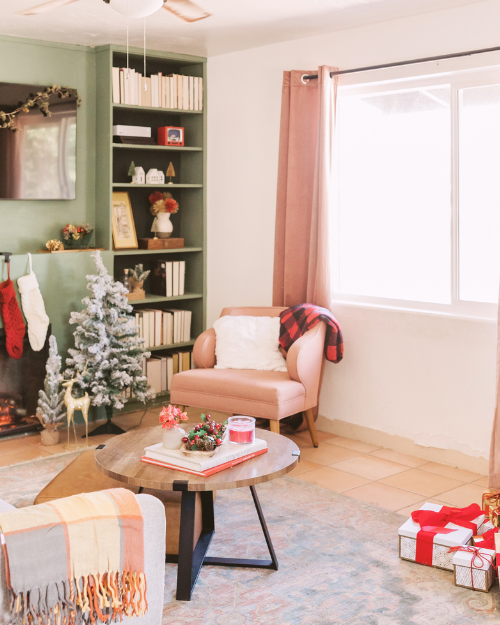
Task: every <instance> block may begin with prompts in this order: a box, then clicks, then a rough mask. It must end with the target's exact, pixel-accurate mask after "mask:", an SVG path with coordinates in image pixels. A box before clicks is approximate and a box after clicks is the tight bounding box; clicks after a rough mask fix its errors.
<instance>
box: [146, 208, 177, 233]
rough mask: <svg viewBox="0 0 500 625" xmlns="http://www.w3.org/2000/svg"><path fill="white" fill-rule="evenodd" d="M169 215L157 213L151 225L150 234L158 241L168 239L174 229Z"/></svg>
mask: <svg viewBox="0 0 500 625" xmlns="http://www.w3.org/2000/svg"><path fill="white" fill-rule="evenodd" d="M170 215H171V213H158V215H156V217H155V219H154V221H153V225H152V226H151V232H154V233H155V236H156V237H158V238H159V239H168V238H170V236H171V234H172V232H173V230H174V227H173V225H172V222H171V221H170Z"/></svg>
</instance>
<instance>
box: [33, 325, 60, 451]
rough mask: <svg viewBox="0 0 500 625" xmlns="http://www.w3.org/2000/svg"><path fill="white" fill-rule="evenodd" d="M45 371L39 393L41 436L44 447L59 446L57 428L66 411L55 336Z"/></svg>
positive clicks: (38, 412)
mask: <svg viewBox="0 0 500 625" xmlns="http://www.w3.org/2000/svg"><path fill="white" fill-rule="evenodd" d="M45 371H46V376H45V381H44V384H43V391H39V393H38V408H37V409H36V416H37V417H38V419H39V421H40V423H41V424H42V425H43V428H44V429H43V430H42V434H41V443H42V445H57V443H58V442H59V430H58V429H57V428H58V427H59V426H60V425H61V421H62V420H63V419H64V417H65V416H66V410H65V406H64V389H62V382H63V376H62V373H61V357H60V356H59V353H58V351H57V341H56V337H55V336H51V337H50V338H49V357H48V359H47V364H46V365H45Z"/></svg>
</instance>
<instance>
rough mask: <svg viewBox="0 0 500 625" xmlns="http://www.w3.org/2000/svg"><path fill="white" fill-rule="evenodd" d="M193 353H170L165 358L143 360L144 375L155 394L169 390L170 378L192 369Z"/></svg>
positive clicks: (155, 357) (154, 357)
mask: <svg viewBox="0 0 500 625" xmlns="http://www.w3.org/2000/svg"><path fill="white" fill-rule="evenodd" d="M193 364H194V363H193V353H192V352H191V351H178V352H171V353H170V354H167V355H166V356H151V358H145V359H144V365H143V370H144V375H145V376H146V377H147V379H148V385H149V386H150V387H151V388H153V389H154V390H155V391H156V393H157V394H158V393H164V392H165V391H169V390H170V383H171V381H172V376H173V375H174V374H175V373H182V372H183V371H188V370H189V369H192V368H193Z"/></svg>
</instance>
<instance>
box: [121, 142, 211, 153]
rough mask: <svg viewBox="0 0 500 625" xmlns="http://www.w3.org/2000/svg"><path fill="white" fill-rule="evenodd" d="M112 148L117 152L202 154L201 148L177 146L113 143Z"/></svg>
mask: <svg viewBox="0 0 500 625" xmlns="http://www.w3.org/2000/svg"><path fill="white" fill-rule="evenodd" d="M113 148H114V149H118V150H158V151H163V152H203V148H194V147H191V146H186V145H184V146H179V145H140V144H137V145H135V144H133V143H113Z"/></svg>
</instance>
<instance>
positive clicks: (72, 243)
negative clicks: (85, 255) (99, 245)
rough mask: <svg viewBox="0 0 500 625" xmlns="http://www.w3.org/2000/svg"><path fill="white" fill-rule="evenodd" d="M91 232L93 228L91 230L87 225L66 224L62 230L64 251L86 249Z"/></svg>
mask: <svg viewBox="0 0 500 625" xmlns="http://www.w3.org/2000/svg"><path fill="white" fill-rule="evenodd" d="M93 231H94V230H93V228H91V227H90V226H89V225H88V224H82V225H81V226H74V225H73V224H67V225H66V226H65V227H64V228H63V229H62V234H63V238H64V247H65V249H69V250H71V249H86V248H88V246H89V244H90V239H91V238H92V232H93Z"/></svg>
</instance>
